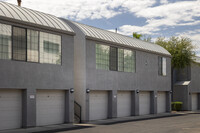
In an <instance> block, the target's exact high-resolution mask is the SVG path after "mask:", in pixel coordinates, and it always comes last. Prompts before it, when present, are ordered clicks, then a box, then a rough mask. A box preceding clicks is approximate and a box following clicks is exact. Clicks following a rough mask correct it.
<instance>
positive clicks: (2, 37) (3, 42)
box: [0, 23, 12, 59]
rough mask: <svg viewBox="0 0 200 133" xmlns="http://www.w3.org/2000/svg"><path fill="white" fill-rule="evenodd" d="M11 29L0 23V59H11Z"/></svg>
mask: <svg viewBox="0 0 200 133" xmlns="http://www.w3.org/2000/svg"><path fill="white" fill-rule="evenodd" d="M11 39H12V28H11V26H10V25H5V24H1V23H0V59H11V55H12V54H11V47H12V40H11Z"/></svg>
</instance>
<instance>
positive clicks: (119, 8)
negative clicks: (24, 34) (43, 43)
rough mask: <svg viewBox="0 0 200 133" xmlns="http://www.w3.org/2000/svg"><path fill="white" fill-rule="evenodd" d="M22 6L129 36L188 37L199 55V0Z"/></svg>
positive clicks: (84, 0)
mask: <svg viewBox="0 0 200 133" xmlns="http://www.w3.org/2000/svg"><path fill="white" fill-rule="evenodd" d="M3 1H6V2H9V3H13V4H17V0H3ZM22 6H23V7H27V8H31V9H34V10H38V11H42V12H45V13H49V14H53V15H56V16H58V17H63V18H67V19H70V20H73V21H78V22H81V23H84V24H88V25H92V26H95V27H98V28H102V29H106V30H110V31H114V29H115V28H117V29H118V33H121V34H124V35H127V36H131V35H132V32H137V33H141V34H146V35H147V36H148V35H150V36H151V37H152V38H153V40H155V38H157V37H159V36H164V37H166V38H169V37H170V36H185V37H189V38H190V39H191V40H192V42H193V44H194V45H196V47H197V50H196V51H197V54H198V55H200V0H22Z"/></svg>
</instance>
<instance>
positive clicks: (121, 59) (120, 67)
mask: <svg viewBox="0 0 200 133" xmlns="http://www.w3.org/2000/svg"><path fill="white" fill-rule="evenodd" d="M118 71H124V49H119V48H118Z"/></svg>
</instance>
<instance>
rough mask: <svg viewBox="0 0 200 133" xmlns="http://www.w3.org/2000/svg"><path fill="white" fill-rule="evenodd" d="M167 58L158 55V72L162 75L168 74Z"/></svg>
mask: <svg viewBox="0 0 200 133" xmlns="http://www.w3.org/2000/svg"><path fill="white" fill-rule="evenodd" d="M166 65H167V60H166V58H164V57H158V74H159V75H162V76H166V75H167V70H166Z"/></svg>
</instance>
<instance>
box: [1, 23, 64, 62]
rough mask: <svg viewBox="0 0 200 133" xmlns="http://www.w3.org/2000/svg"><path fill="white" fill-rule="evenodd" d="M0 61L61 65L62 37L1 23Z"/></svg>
mask: <svg viewBox="0 0 200 133" xmlns="http://www.w3.org/2000/svg"><path fill="white" fill-rule="evenodd" d="M39 40H40V41H39ZM0 59H13V60H19V61H29V62H40V63H49V64H61V36H59V35H55V34H50V33H45V32H39V31H35V30H30V29H26V28H20V27H15V26H13V27H12V26H11V25H5V24H1V23H0Z"/></svg>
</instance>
